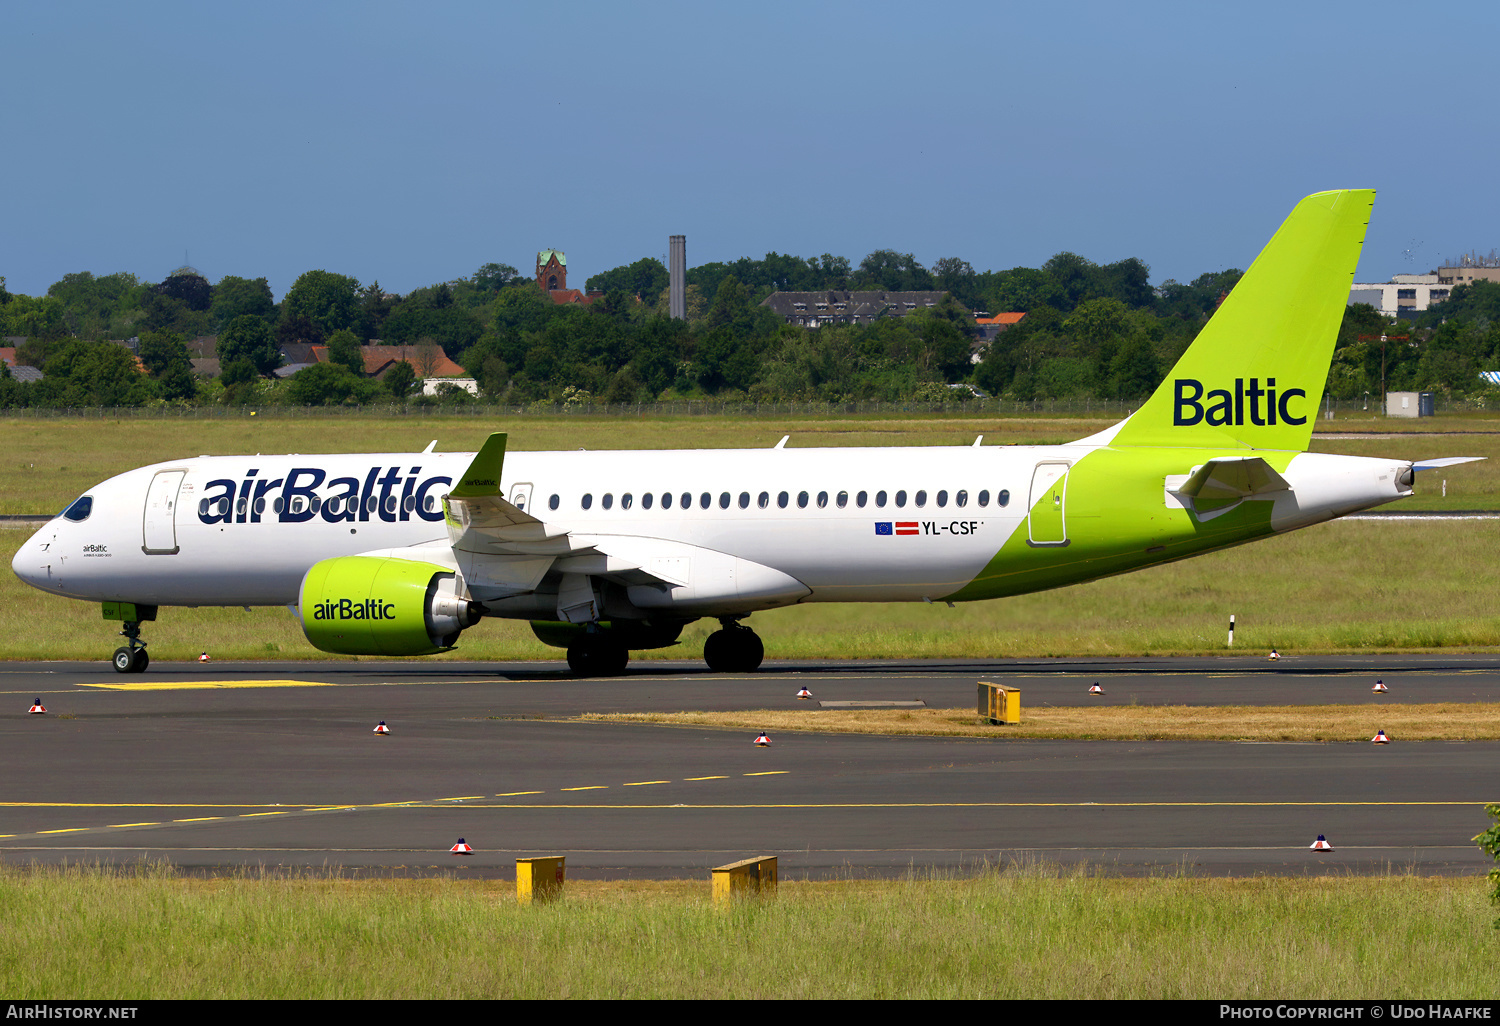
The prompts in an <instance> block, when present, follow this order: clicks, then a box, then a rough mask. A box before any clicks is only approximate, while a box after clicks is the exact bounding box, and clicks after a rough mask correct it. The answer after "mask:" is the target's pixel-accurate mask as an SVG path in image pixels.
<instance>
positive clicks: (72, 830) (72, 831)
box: [37, 827, 88, 834]
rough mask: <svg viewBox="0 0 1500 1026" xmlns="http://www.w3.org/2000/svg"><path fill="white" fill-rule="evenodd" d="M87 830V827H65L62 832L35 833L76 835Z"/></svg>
mask: <svg viewBox="0 0 1500 1026" xmlns="http://www.w3.org/2000/svg"><path fill="white" fill-rule="evenodd" d="M87 829H88V827H65V828H64V829H62V830H38V831H37V833H39V834H76V833H78V832H79V831H80V830H87Z"/></svg>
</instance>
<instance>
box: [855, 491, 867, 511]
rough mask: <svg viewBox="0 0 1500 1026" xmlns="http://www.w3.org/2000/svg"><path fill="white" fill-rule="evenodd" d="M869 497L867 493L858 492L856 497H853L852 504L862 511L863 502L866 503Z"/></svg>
mask: <svg viewBox="0 0 1500 1026" xmlns="http://www.w3.org/2000/svg"><path fill="white" fill-rule="evenodd" d="M869 497H870V494H869V493H868V492H860V493H859V494H858V495H856V496H855V497H854V504H855V505H856V506H858V507H859V508H860V509H864V508H865V502H866V500H868V499H869Z"/></svg>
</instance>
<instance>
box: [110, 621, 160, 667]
mask: <svg viewBox="0 0 1500 1026" xmlns="http://www.w3.org/2000/svg"><path fill="white" fill-rule="evenodd" d="M120 636H121V637H123V638H125V639H126V640H127V641H128V642H129V643H128V644H127V645H124V646H121V647H120V648H117V649H115V657H114V664H115V672H116V673H144V672H145V670H146V667H148V666H150V665H151V657H150V656H149V655H147V654H146V643H145V642H144V641H142V640H141V622H140V621H139V620H126V621H125V629H124V630H123V631H121V632H120Z"/></svg>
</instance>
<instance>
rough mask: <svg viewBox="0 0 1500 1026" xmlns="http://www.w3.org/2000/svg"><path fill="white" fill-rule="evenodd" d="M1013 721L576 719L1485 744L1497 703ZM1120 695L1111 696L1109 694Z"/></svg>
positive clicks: (928, 716) (835, 714) (1038, 711)
mask: <svg viewBox="0 0 1500 1026" xmlns="http://www.w3.org/2000/svg"><path fill="white" fill-rule="evenodd" d="M1021 697H1022V710H1021V722H1020V723H1015V724H991V723H989V721H987V720H982V719H980V718H979V717H978V716H977V715H975V711H974V710H973V709H812V708H809V709H754V710H747V711H744V712H654V713H585V714H584V715H583V716H581V717H579V718H580V719H584V720H597V721H602V722H613V723H664V724H669V725H681V726H708V727H724V728H726V729H727V728H731V727H733V728H739V729H743V730H756V731H760V730H764V731H767V732H769V733H773V734H774V733H777V732H780V731H787V730H808V731H820V732H825V733H838V734H886V735H890V734H907V735H925V736H934V737H1009V738H1068V739H1076V740H1086V741H1309V742H1310V741H1334V742H1337V741H1358V742H1366V743H1368V742H1369V741H1370V740H1371V738H1373V737H1374V735H1375V731H1376V730H1384V731H1385V732H1386V735H1387V736H1388V737H1390V738H1391V739H1392V740H1394V741H1492V740H1495V739H1497V738H1500V704H1497V703H1494V702H1437V703H1427V704H1422V703H1410V704H1400V705H1398V704H1395V703H1392V704H1389V705H1383V704H1382V703H1380V702H1379V701H1374V700H1372V701H1369V702H1362V703H1360V704H1358V705H1295V706H1262V705H1210V706H1200V705H1134V704H1130V705H1105V704H1102V703H1103V702H1105V701H1106V699H1104V698H1101V699H1100V702H1101V704H1100V705H1097V706H1061V707H1059V706H1042V705H1027V704H1026V703H1025V697H1026V696H1025V694H1024V689H1023V694H1022V696H1021ZM1116 700H1118V699H1116Z"/></svg>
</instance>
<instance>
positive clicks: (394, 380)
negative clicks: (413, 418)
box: [381, 360, 417, 402]
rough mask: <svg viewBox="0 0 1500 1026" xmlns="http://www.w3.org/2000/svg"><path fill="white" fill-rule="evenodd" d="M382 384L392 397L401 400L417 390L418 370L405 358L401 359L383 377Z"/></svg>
mask: <svg viewBox="0 0 1500 1026" xmlns="http://www.w3.org/2000/svg"><path fill="white" fill-rule="evenodd" d="M381 384H383V385H384V386H385V390H386V391H387V392H389V393H390V394H391V398H392V399H395V400H396V401H397V402H401V401H402V400H404V399H406V398H407V397H408V396H410V395H411V394H412V392H413V391H414V390H415V388H416V385H417V372H416V371H414V370H412V369H411V364H409V363H407V362H406V361H405V360H399V361H397V362H396V364H395V366H393V367H392V368H391V369H390V370H388V371H386V372H385V377H384V378H383V379H381Z"/></svg>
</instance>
